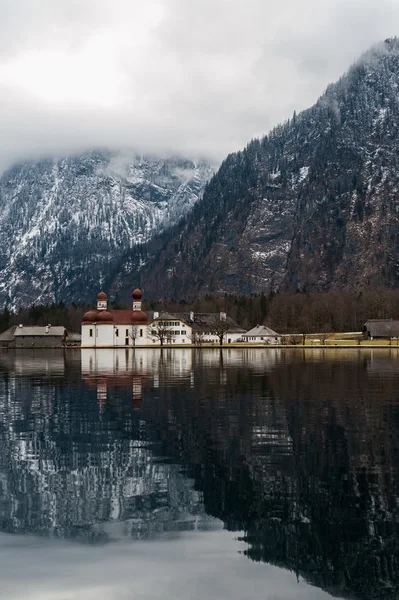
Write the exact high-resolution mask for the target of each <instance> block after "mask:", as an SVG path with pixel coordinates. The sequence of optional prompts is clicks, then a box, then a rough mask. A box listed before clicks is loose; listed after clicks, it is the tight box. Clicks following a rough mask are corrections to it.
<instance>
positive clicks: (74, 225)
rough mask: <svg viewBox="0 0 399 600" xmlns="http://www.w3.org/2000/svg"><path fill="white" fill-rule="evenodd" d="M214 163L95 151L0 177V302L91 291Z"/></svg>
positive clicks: (167, 219)
mask: <svg viewBox="0 0 399 600" xmlns="http://www.w3.org/2000/svg"><path fill="white" fill-rule="evenodd" d="M213 172H214V167H213V166H212V165H211V164H210V163H207V162H205V161H199V162H197V163H194V162H193V161H191V160H187V159H183V158H178V157H175V158H163V157H155V156H148V155H144V156H141V155H136V154H134V153H130V154H129V153H127V152H111V151H106V150H101V151H100V150H92V151H90V152H87V153H84V154H80V155H75V156H68V157H63V158H59V159H57V158H52V159H42V160H40V161H36V162H30V163H29V162H28V163H22V164H20V165H16V166H14V167H12V168H10V169H8V170H7V171H6V172H5V173H3V175H2V176H1V178H0V244H1V247H2V248H3V252H2V256H1V257H0V304H8V306H9V307H10V308H17V307H19V306H27V305H29V304H33V303H48V302H57V301H59V300H63V301H65V302H67V303H71V302H81V301H84V300H86V299H90V298H91V297H92V296H93V295H94V294H95V293H96V292H97V290H98V288H99V286H101V285H104V283H105V282H106V280H107V278H109V277H110V276H111V274H112V273H113V272H114V269H115V266H116V265H117V264H118V261H119V260H120V258H121V257H122V256H123V254H124V253H125V252H126V250H127V249H128V248H130V247H133V246H134V245H136V244H142V243H143V242H146V241H148V240H149V239H150V238H151V237H152V236H153V235H154V234H155V233H156V232H159V231H162V230H163V229H165V228H166V227H167V226H168V225H170V224H173V223H175V222H176V221H178V220H179V219H180V218H181V217H182V216H183V215H184V214H185V213H186V212H187V211H188V210H189V209H190V207H191V206H192V205H193V204H194V203H195V202H197V201H198V198H199V197H200V196H201V194H202V191H203V188H204V185H205V183H206V181H207V180H208V179H209V177H210V176H211V175H212V173H213Z"/></svg>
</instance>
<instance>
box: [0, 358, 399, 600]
mask: <svg viewBox="0 0 399 600" xmlns="http://www.w3.org/2000/svg"><path fill="white" fill-rule="evenodd" d="M398 374H399V352H398V350H396V349H391V350H370V351H369V350H357V349H350V350H335V349H326V350H310V349H305V350H304V349H298V350H286V351H284V350H281V349H262V348H256V349H223V350H222V351H219V350H195V349H187V350H183V349H181V350H180V349H176V350H174V349H166V350H162V351H161V350H160V349H153V350H152V349H151V350H135V351H133V350H124V349H122V350H97V351H95V350H91V349H87V350H81V351H80V350H76V351H75V350H67V351H61V350H60V351H52V352H48V351H38V350H35V351H27V352H25V351H19V352H15V351H5V352H2V353H0V580H1V586H0V598H7V599H9V598H11V599H13V598H22V597H23V598H28V599H30V598H32V599H35V600H36V599H39V598H40V599H43V598H44V599H46V598H51V599H53V598H57V599H58V598H60V599H62V600H64V599H65V600H66V599H68V600H69V599H70V598H78V599H80V598H82V599H83V598H85V600H86V599H91V598H96V599H98V598H99V599H102V598H104V599H105V598H107V599H108V598H110V599H111V600H114V599H115V600H116V599H119V598H122V599H124V598H135V599H136V598H138V599H155V598H169V597H173V598H187V597H190V598H193V599H197V598H198V599H200V598H201V599H202V598H230V599H232V600H236V599H237V600H241V599H243V598H254V597H259V598H268V599H270V600H271V599H276V598H279V599H280V598H281V599H294V598H295V599H296V598H299V599H302V598H303V599H304V600H305V599H308V598H310V599H322V598H327V597H328V596H329V595H330V594H333V595H335V596H338V597H341V598H348V599H349V598H361V599H365V600H366V599H369V598H370V599H371V598H373V599H393V598H397V597H398V594H399V575H398V572H399V569H398V566H399V565H398V557H399V541H398V540H399V527H398V522H399V518H398V497H399V489H398V471H399V398H398V389H399V388H398V383H399V375H398Z"/></svg>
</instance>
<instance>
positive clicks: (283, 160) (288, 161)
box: [116, 38, 399, 298]
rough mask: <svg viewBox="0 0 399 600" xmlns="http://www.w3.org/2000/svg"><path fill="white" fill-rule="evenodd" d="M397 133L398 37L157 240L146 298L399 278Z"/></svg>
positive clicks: (251, 149)
mask: <svg viewBox="0 0 399 600" xmlns="http://www.w3.org/2000/svg"><path fill="white" fill-rule="evenodd" d="M398 134H399V41H398V40H397V39H396V38H395V39H391V40H386V41H385V42H384V43H382V44H380V45H378V46H376V47H374V48H373V49H371V50H370V51H369V52H367V53H366V54H365V55H364V56H363V57H362V58H361V59H360V60H359V61H358V62H357V63H356V64H355V65H354V66H353V67H351V68H350V70H349V71H348V73H347V74H346V75H345V76H344V77H342V78H341V79H340V81H338V82H337V83H336V84H333V85H330V86H329V87H328V88H327V90H326V92H325V93H324V94H323V95H322V97H321V98H320V99H319V100H318V102H317V103H316V104H315V106H313V107H312V108H310V109H309V110H306V111H304V112H303V113H301V114H299V115H296V114H294V116H293V118H292V119H290V120H289V121H288V122H286V123H285V124H283V125H281V126H278V127H276V128H275V129H274V130H273V131H272V132H271V133H270V134H269V135H267V136H266V137H264V138H263V139H261V140H258V139H256V140H253V141H251V142H250V143H249V144H248V146H247V147H246V148H245V149H244V150H243V151H241V152H238V153H234V154H231V155H229V156H228V157H227V158H226V160H225V161H224V162H223V164H222V165H221V167H220V169H219V171H218V172H217V174H216V175H215V176H214V177H213V178H212V180H211V181H210V183H209V184H208V185H207V187H206V190H205V193H204V196H203V199H202V200H201V201H200V202H198V203H197V204H195V206H194V208H193V210H192V211H191V212H190V213H189V215H188V216H187V217H186V219H185V220H184V223H182V224H181V225H180V226H178V227H175V228H172V229H171V230H170V231H169V232H167V234H165V236H164V238H162V239H161V240H160V241H159V245H158V246H152V247H151V246H150V247H149V249H148V251H149V253H150V257H151V256H152V261H151V260H150V258H149V257H148V256H147V263H146V265H145V267H144V268H143V270H142V276H141V285H142V286H143V287H144V289H145V290H146V292H147V295H151V296H154V297H160V296H162V297H165V296H175V297H187V298H189V297H193V296H195V295H196V294H201V293H206V292H213V293H224V292H237V291H240V292H241V293H253V292H260V291H267V290H270V289H276V288H280V289H289V290H297V289H301V290H326V289H330V288H335V289H352V288H353V287H355V288H362V287H365V286H370V285H372V286H391V287H393V286H397V285H398V284H399V136H398ZM129 261H130V262H129ZM129 264H130V267H133V266H134V269H136V268H137V267H138V265H139V264H140V261H139V260H138V255H137V249H136V250H135V252H134V253H132V254H131V256H128V257H127V258H126V261H125V263H124V264H123V265H121V268H120V270H119V273H118V274H117V276H116V287H117V288H118V289H123V285H127V284H129V285H130V281H131V279H132V275H133V274H132V270H131V268H130V267H129ZM134 277H136V274H134Z"/></svg>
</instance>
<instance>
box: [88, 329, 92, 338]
mask: <svg viewBox="0 0 399 600" xmlns="http://www.w3.org/2000/svg"><path fill="white" fill-rule="evenodd" d="M89 336H90V337H93V330H92V329H89Z"/></svg>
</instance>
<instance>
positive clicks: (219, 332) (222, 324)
mask: <svg viewBox="0 0 399 600" xmlns="http://www.w3.org/2000/svg"><path fill="white" fill-rule="evenodd" d="M228 330H229V324H228V322H227V319H221V318H220V317H215V318H214V319H212V321H210V323H209V333H212V335H216V337H217V338H219V345H220V346H222V345H223V340H224V337H225V335H226V333H227V332H228Z"/></svg>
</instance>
